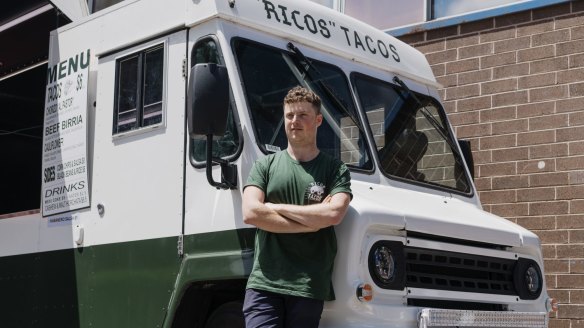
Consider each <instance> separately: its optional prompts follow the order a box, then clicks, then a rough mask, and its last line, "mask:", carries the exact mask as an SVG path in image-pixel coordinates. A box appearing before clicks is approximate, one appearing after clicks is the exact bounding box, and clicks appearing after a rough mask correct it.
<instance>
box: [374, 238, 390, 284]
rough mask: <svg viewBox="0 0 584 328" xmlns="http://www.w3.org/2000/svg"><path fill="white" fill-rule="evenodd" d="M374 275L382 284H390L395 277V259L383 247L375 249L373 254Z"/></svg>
mask: <svg viewBox="0 0 584 328" xmlns="http://www.w3.org/2000/svg"><path fill="white" fill-rule="evenodd" d="M373 260H374V261H375V275H376V276H377V278H378V279H379V280H381V281H382V282H383V283H386V284H388V283H390V282H391V281H392V280H393V278H394V277H395V259H394V258H393V254H391V250H390V249H389V248H387V247H385V246H380V247H377V248H376V249H375V251H374V253H373Z"/></svg>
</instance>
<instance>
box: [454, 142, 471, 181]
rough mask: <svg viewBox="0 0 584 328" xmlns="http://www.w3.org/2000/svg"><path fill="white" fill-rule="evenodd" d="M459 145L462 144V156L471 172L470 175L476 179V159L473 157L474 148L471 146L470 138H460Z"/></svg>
mask: <svg viewBox="0 0 584 328" xmlns="http://www.w3.org/2000/svg"><path fill="white" fill-rule="evenodd" d="M458 145H459V146H460V150H461V151H462V157H464V161H465V162H466V165H467V166H468V171H469V172H470V176H471V177H472V179H473V180H474V178H475V174H474V159H473V157H472V150H471V148H470V140H462V139H458Z"/></svg>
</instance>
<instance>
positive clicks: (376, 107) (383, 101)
mask: <svg viewBox="0 0 584 328" xmlns="http://www.w3.org/2000/svg"><path fill="white" fill-rule="evenodd" d="M354 82H355V86H356V91H357V95H358V98H359V101H360V103H361V107H362V108H363V110H364V111H365V114H366V115H365V116H366V118H367V120H368V123H369V127H370V129H371V133H372V134H373V138H374V140H375V143H376V149H377V155H378V157H379V161H380V167H381V170H382V172H383V173H384V174H386V175H390V176H394V177H398V178H402V179H407V180H411V181H417V182H422V183H428V184H431V185H435V186H439V187H443V188H448V189H453V190H456V191H459V192H463V193H469V192H470V191H471V189H470V183H469V181H468V178H467V176H466V174H465V171H464V164H463V160H462V159H461V158H460V156H459V155H457V152H455V151H453V149H452V146H451V145H452V144H453V142H452V141H453V139H452V136H451V135H450V133H449V132H448V126H447V125H446V119H445V114H444V112H443V110H442V109H441V107H440V106H439V105H438V104H437V102H436V101H435V100H433V99H432V98H430V97H428V96H424V95H421V94H417V95H416V97H415V98H417V99H418V100H419V101H420V102H421V103H418V102H417V101H416V99H415V98H414V97H413V96H412V95H411V94H410V93H408V92H406V90H402V89H401V88H399V87H397V86H395V85H392V84H390V83H387V82H383V81H379V80H375V79H373V78H369V77H365V76H362V75H357V74H356V75H355V78H354ZM424 108H425V109H424ZM445 138H448V139H450V140H447V139H445Z"/></svg>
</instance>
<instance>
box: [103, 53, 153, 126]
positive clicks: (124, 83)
mask: <svg viewBox="0 0 584 328" xmlns="http://www.w3.org/2000/svg"><path fill="white" fill-rule="evenodd" d="M116 76H117V81H116V100H115V106H114V126H113V133H114V134H119V133H122V132H126V131H131V130H135V129H139V128H142V127H146V126H151V125H156V124H159V123H161V122H162V90H163V89H162V86H163V81H164V47H163V46H162V45H157V46H155V47H152V48H149V49H146V50H144V51H141V52H139V53H135V54H132V55H130V56H127V57H124V58H121V59H118V60H117V61H116Z"/></svg>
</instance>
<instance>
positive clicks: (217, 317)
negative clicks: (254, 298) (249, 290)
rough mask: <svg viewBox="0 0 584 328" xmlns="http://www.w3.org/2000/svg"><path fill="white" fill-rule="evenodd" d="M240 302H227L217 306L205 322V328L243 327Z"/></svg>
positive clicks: (243, 321)
mask: <svg viewBox="0 0 584 328" xmlns="http://www.w3.org/2000/svg"><path fill="white" fill-rule="evenodd" d="M242 308H243V304H242V303H241V302H228V303H225V304H222V305H221V306H219V307H218V308H217V309H215V311H213V313H211V316H210V317H209V319H207V323H206V324H205V328H245V320H244V319H243V312H242V310H241V309H242Z"/></svg>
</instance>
